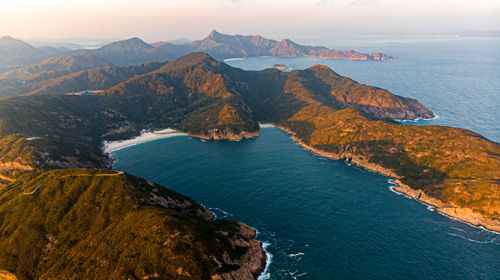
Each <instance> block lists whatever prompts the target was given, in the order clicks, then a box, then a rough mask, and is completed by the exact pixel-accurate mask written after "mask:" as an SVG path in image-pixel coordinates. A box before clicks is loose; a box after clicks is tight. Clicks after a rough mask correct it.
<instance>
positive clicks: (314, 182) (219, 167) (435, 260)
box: [113, 40, 500, 279]
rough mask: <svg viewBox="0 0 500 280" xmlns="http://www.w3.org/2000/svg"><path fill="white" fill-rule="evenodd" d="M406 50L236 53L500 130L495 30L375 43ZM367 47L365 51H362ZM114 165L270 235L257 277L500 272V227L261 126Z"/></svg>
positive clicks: (153, 145)
mask: <svg viewBox="0 0 500 280" xmlns="http://www.w3.org/2000/svg"><path fill="white" fill-rule="evenodd" d="M366 49H368V50H374V51H383V52H386V53H388V54H390V55H395V56H398V57H400V59H398V60H394V61H382V62H356V61H332V60H323V59H311V58H252V59H247V60H234V61H230V62H229V63H231V65H233V66H237V67H241V68H244V69H262V68H266V67H270V66H272V65H273V64H275V63H282V64H288V65H290V66H291V67H293V68H305V67H308V66H311V65H314V64H316V63H322V64H326V65H328V66H330V67H332V68H333V69H334V70H335V71H336V72H338V73H339V74H342V75H347V76H350V77H352V78H353V79H355V80H357V81H359V82H362V83H366V84H371V85H376V86H379V87H382V88H386V89H389V90H390V91H391V92H393V93H395V94H399V95H402V96H410V97H414V98H417V99H419V100H420V101H421V102H422V103H423V104H424V105H426V106H427V107H429V108H431V109H432V110H434V112H435V113H436V114H437V115H438V116H439V118H438V119H436V120H432V121H427V122H424V121H422V122H419V123H417V124H418V125H420V124H422V123H425V124H430V123H432V124H439V125H453V126H460V127H465V128H468V129H472V130H474V131H476V132H479V133H481V134H483V135H485V136H486V137H488V138H490V139H491V140H496V141H498V140H500V128H499V123H500V112H499V110H498V109H499V108H500V106H499V105H500V104H499V102H500V101H499V97H500V91H499V90H500V57H499V56H500V40H486V41H481V40H469V41H444V42H443V41H441V42H422V43H411V44H386V45H378V46H374V47H371V48H366ZM362 50H363V49H362ZM113 155H114V157H115V158H117V159H118V161H117V162H115V163H114V166H113V167H114V168H116V169H120V170H124V171H127V172H129V173H132V174H135V175H138V176H141V177H145V178H148V179H150V180H152V181H155V182H157V183H160V184H162V185H165V186H168V187H170V188H172V189H174V190H176V191H179V192H181V193H184V194H187V195H189V196H191V197H193V198H194V199H196V200H197V201H199V202H200V203H202V204H204V205H205V206H206V207H208V208H210V209H212V210H213V211H214V212H215V213H216V214H217V215H218V218H229V219H235V220H239V221H243V222H245V223H247V224H249V225H251V226H252V227H254V228H256V229H257V230H258V231H259V235H258V239H259V240H260V241H263V242H265V243H266V244H270V245H269V246H268V247H267V250H268V252H269V253H270V254H272V262H271V265H270V267H269V270H268V271H267V274H266V275H265V276H263V277H261V279H500V235H498V234H495V233H492V232H488V231H486V230H483V229H480V228H475V227H472V226H469V225H467V224H464V223H462V222H460V221H456V220H453V219H450V218H448V217H445V216H442V215H440V214H438V213H436V212H432V211H430V210H428V209H427V207H426V206H425V205H423V204H420V203H419V202H417V201H415V200H412V199H408V198H406V197H404V196H402V195H398V194H396V193H394V192H391V191H390V189H389V186H390V184H389V183H388V182H387V179H388V178H387V177H385V176H382V175H379V174H375V173H372V172H369V171H367V170H364V169H362V168H358V167H356V166H348V165H347V164H346V163H343V162H338V161H334V160H328V159H324V158H321V157H319V156H316V155H314V154H312V153H310V152H308V151H306V150H304V149H302V148H301V147H300V146H298V145H296V144H294V143H293V142H292V141H291V140H290V138H289V135H287V134H286V133H284V132H281V131H279V130H277V129H275V128H263V129H262V136H261V137H259V138H257V139H251V140H244V141H240V142H229V141H219V142H214V141H211V142H202V141H200V140H197V139H191V138H189V137H185V136H179V137H173V138H168V139H162V140H157V141H152V142H149V143H144V144H140V145H136V146H132V147H128V148H125V149H122V150H118V151H115V152H114V153H113Z"/></svg>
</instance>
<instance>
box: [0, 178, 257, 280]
mask: <svg viewBox="0 0 500 280" xmlns="http://www.w3.org/2000/svg"><path fill="white" fill-rule="evenodd" d="M37 186H40V187H38V189H36V188H37ZM23 188H24V189H25V190H26V192H32V191H34V190H35V191H34V193H33V194H31V195H24V194H23ZM208 217H210V216H209V215H208V212H207V210H205V209H204V208H203V207H202V206H200V205H198V204H197V203H196V202H194V201H193V200H191V199H189V198H187V197H185V196H183V195H180V194H178V193H175V192H174V191H171V190H169V189H166V188H164V187H162V186H159V185H156V184H153V183H151V182H147V181H145V180H143V179H140V178H137V177H134V176H131V175H128V174H122V173H117V172H116V171H112V170H92V169H90V170H89V169H65V170H54V171H48V172H41V171H35V172H31V173H28V174H25V175H23V176H21V177H19V178H18V180H17V181H15V182H14V183H12V184H10V185H9V186H6V187H2V188H0V248H1V250H0V267H2V269H5V270H8V271H10V272H12V273H14V274H15V275H17V277H18V278H20V279H54V278H58V279H75V278H77V279H104V278H103V277H105V279H126V278H130V279H143V278H145V277H148V276H149V277H151V278H157V279H212V278H211V277H212V275H215V274H221V273H224V272H227V270H228V269H227V266H229V267H231V268H232V269H231V270H234V269H236V268H238V267H239V266H238V265H236V264H234V263H228V264H227V265H226V266H222V265H219V264H218V263H217V262H220V263H225V261H224V254H228V255H229V256H230V258H231V259H232V260H237V259H239V258H241V257H242V255H243V254H244V253H245V252H246V251H247V250H248V248H247V247H244V246H235V245H233V243H234V242H235V240H240V239H241V240H242V241H243V242H245V241H246V240H248V238H247V237H245V236H241V234H240V226H239V224H238V223H236V222H233V221H222V220H218V221H208V220H206V219H207V218H208ZM154 275H156V276H154Z"/></svg>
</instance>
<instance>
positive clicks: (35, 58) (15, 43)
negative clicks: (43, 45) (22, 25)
mask: <svg viewBox="0 0 500 280" xmlns="http://www.w3.org/2000/svg"><path fill="white" fill-rule="evenodd" d="M45 58H47V55H46V54H45V53H44V52H43V51H42V50H39V49H37V48H35V47H33V46H31V45H30V44H28V43H25V42H23V41H21V40H17V39H14V38H12V37H9V36H4V37H1V38H0V73H2V72H4V71H6V70H9V69H12V68H15V67H19V66H24V65H28V64H34V63H38V62H40V61H41V60H42V59H45Z"/></svg>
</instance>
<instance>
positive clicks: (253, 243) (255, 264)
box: [105, 129, 267, 280]
mask: <svg viewBox="0 0 500 280" xmlns="http://www.w3.org/2000/svg"><path fill="white" fill-rule="evenodd" d="M172 131H174V132H175V133H172V134H175V135H189V136H191V137H195V138H200V139H205V140H222V139H227V140H241V139H244V138H255V137H257V136H260V129H259V130H258V131H256V132H242V133H240V134H227V133H224V134H220V133H219V134H217V133H215V134H211V135H210V136H206V135H195V134H189V133H184V132H180V131H177V130H172ZM160 138H163V137H160ZM156 139H159V138H151V139H146V140H145V141H141V142H140V143H144V142H149V141H153V140H156ZM135 144H137V143H131V145H135ZM120 148H124V147H120ZM109 152H111V151H105V154H106V155H107V156H108V157H110V153H109ZM110 161H111V162H112V161H113V159H112V158H111V157H110ZM149 183H150V184H153V183H152V182H149ZM151 203H152V204H153V205H156V204H158V205H161V206H163V207H167V208H171V207H170V206H172V205H174V204H180V202H177V201H163V200H161V199H160V198H158V197H153V198H152V201H151ZM203 209H204V210H205V211H200V210H197V212H196V213H194V214H195V215H196V216H198V217H200V218H202V219H205V220H213V219H214V218H215V214H214V213H213V212H212V211H210V210H208V209H206V208H205V207H203ZM191 214H193V213H191ZM238 225H239V227H240V232H239V237H237V238H234V239H231V245H232V247H233V248H236V247H237V246H238V247H246V248H248V250H247V252H246V253H245V254H243V256H242V257H241V258H240V259H238V260H232V259H231V258H230V256H229V254H228V253H225V254H224V256H223V259H222V260H215V261H216V262H217V263H218V264H219V265H220V266H221V267H222V266H223V265H236V266H239V268H238V269H236V270H232V271H230V272H227V273H222V274H217V275H213V276H212V279H213V280H251V279H257V277H258V276H259V275H260V274H261V273H262V272H264V270H265V268H266V262H267V255H266V252H265V251H264V248H263V246H262V243H261V242H259V241H257V240H255V236H256V231H255V230H254V229H253V228H251V227H250V226H248V225H246V224H244V223H241V222H238Z"/></svg>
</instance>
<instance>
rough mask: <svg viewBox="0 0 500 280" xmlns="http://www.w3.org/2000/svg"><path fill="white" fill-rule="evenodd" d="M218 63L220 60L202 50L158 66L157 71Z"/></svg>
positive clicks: (215, 64)
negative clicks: (160, 66)
mask: <svg viewBox="0 0 500 280" xmlns="http://www.w3.org/2000/svg"><path fill="white" fill-rule="evenodd" d="M218 64H220V62H218V61H217V60H215V59H214V58H213V57H211V56H210V55H208V54H206V53H204V52H192V53H189V54H186V55H184V56H181V57H179V58H177V59H175V60H173V61H171V62H169V63H167V64H166V65H165V66H163V67H162V68H160V69H159V70H158V72H165V71H170V70H174V69H183V68H188V67H193V66H198V65H200V66H201V65H203V66H217V65H218Z"/></svg>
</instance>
